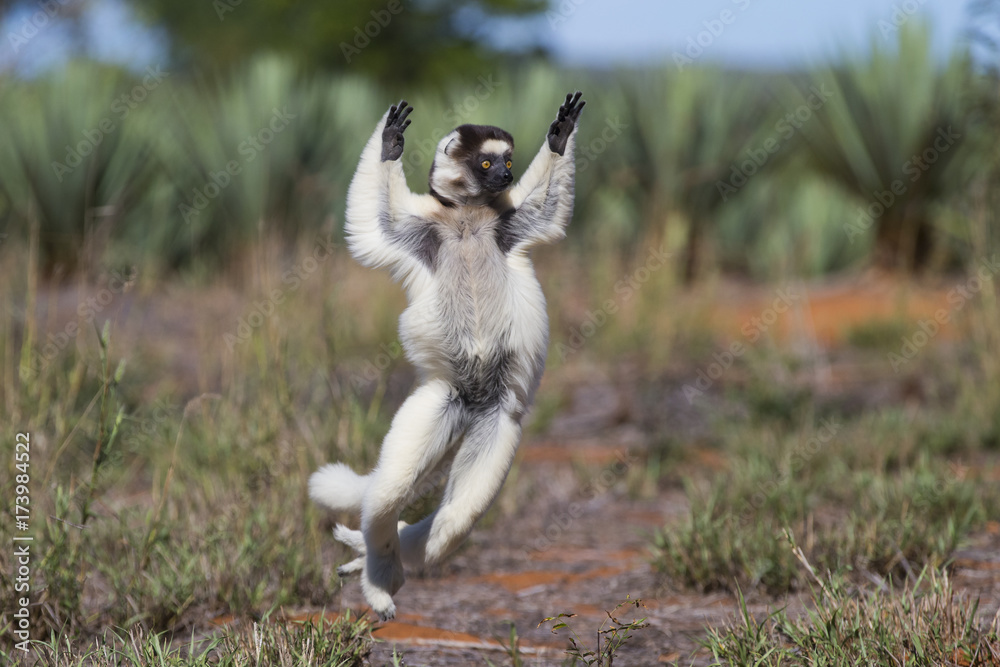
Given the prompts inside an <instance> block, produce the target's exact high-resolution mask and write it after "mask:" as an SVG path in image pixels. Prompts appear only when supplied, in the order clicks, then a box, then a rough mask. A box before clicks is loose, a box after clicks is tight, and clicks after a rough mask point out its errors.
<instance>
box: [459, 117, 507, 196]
mask: <svg viewBox="0 0 1000 667" xmlns="http://www.w3.org/2000/svg"><path fill="white" fill-rule="evenodd" d="M456 129H457V131H458V134H459V138H460V147H459V148H458V149H457V150H456V151H455V153H454V154H452V157H454V158H455V159H456V160H458V161H460V162H462V163H464V164H465V167H466V169H467V170H468V172H469V173H470V174H472V176H473V177H474V178H475V179H476V182H477V183H478V185H479V187H480V188H482V189H483V190H484V191H486V192H490V193H500V192H503V191H504V190H506V189H507V188H509V187H510V184H511V183H512V182H513V181H514V175H513V174H512V173H511V171H510V168H511V167H512V166H513V161H512V160H513V156H514V138H513V137H512V136H510V134H509V133H507V132H506V131H504V130H501V129H500V128H499V127H493V126H491V125H462V126H461V127H459V128H456Z"/></svg>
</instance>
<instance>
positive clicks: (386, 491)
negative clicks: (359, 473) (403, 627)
mask: <svg viewBox="0 0 1000 667" xmlns="http://www.w3.org/2000/svg"><path fill="white" fill-rule="evenodd" d="M462 417H463V415H462V409H461V405H460V403H459V402H458V401H457V399H456V396H455V392H454V390H453V389H452V387H451V386H450V385H449V384H448V383H446V382H442V381H440V380H434V381H431V382H428V383H427V384H425V385H423V386H421V387H420V388H418V389H417V390H416V391H415V392H414V393H413V395H412V396H410V397H409V398H408V399H406V401H405V402H404V403H403V405H402V407H400V408H399V411H398V412H397V413H396V416H395V417H394V418H393V420H392V426H391V427H390V429H389V433H388V434H387V435H386V436H385V440H384V441H383V442H382V451H381V453H380V454H379V460H378V464H377V465H376V466H375V469H374V470H372V472H371V473H370V474H369V475H368V488H367V490H366V493H365V495H364V498H363V499H362V502H361V532H362V534H363V535H364V541H365V563H364V569H363V572H362V577H361V587H362V589H363V590H364V593H365V597H366V598H367V599H368V601H369V603H370V604H371V605H372V609H373V610H374V611H375V613H376V614H378V616H379V618H380V619H382V620H386V619H389V618H392V617H393V616H394V615H395V613H396V607H395V605H394V604H393V602H392V595H393V594H394V593H395V592H396V591H398V590H399V588H400V586H402V585H403V582H404V580H405V579H404V577H403V564H402V562H401V560H400V558H401V554H400V548H399V533H398V532H397V531H398V525H397V521H398V519H399V513H400V511H401V510H402V509H403V508H404V507H405V506H406V503H407V501H408V500H409V499H410V497H411V493H412V490H413V488H414V487H415V486H416V484H417V483H418V481H419V480H420V479H421V478H422V477H423V476H424V474H425V473H426V472H427V471H428V470H431V469H433V468H434V467H435V466H436V465H437V464H438V462H439V461H440V460H441V458H442V457H443V456H444V455H445V454H446V452H447V450H448V446H449V445H450V444H451V443H452V442H454V440H455V438H456V436H457V435H458V433H459V432H460V430H461V424H462Z"/></svg>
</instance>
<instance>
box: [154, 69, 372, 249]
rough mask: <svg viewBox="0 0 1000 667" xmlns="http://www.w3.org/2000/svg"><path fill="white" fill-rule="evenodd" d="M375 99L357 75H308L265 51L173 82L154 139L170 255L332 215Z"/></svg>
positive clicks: (235, 244)
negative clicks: (210, 74) (207, 77)
mask: <svg viewBox="0 0 1000 667" xmlns="http://www.w3.org/2000/svg"><path fill="white" fill-rule="evenodd" d="M376 99H377V97H376V95H375V91H374V89H373V87H372V86H370V85H367V84H364V82H361V81H359V80H355V79H339V80H334V81H329V80H326V79H319V78H307V77H305V76H303V75H301V74H300V73H299V72H298V71H297V68H296V67H295V66H294V65H293V64H292V63H291V62H290V61H284V60H279V59H275V58H269V57H265V58H261V59H258V60H256V61H253V62H252V63H250V64H249V65H248V66H247V67H246V68H244V69H243V70H241V71H239V72H237V73H236V74H235V75H234V76H233V77H231V78H229V79H227V80H224V81H221V82H220V81H202V82H201V83H200V84H199V85H194V86H190V87H188V88H185V89H183V90H179V91H177V94H176V96H175V98H174V100H173V102H172V103H171V104H170V105H169V106H167V107H165V108H164V109H162V112H163V113H162V123H163V125H164V128H165V129H166V131H165V132H163V133H162V136H161V138H160V141H159V142H158V143H157V156H158V158H159V161H160V164H161V166H162V168H163V171H164V173H165V174H166V177H167V181H168V183H169V185H170V187H169V188H168V189H167V190H165V191H164V193H163V198H161V200H160V206H161V211H160V215H161V218H162V219H161V225H160V227H159V229H158V230H157V231H156V235H157V237H158V238H159V239H160V243H161V245H162V247H163V248H164V249H165V251H166V258H167V260H168V263H169V264H172V265H178V264H182V263H184V262H185V261H186V260H187V259H189V258H190V256H191V255H192V254H193V253H196V252H198V253H206V255H208V256H213V257H215V258H216V259H223V260H224V259H227V258H232V257H234V256H235V255H236V254H238V251H239V249H240V248H241V247H244V246H245V245H247V244H248V243H249V242H250V241H252V240H253V239H255V238H258V237H259V236H260V235H272V236H277V237H282V238H285V239H287V240H293V239H295V238H296V237H298V236H299V235H300V234H301V233H302V232H304V231H306V230H315V229H317V228H318V227H319V226H320V224H322V223H323V222H324V221H325V220H327V219H328V218H331V217H332V216H336V214H337V211H338V208H339V206H338V202H339V201H341V200H342V198H343V195H344V192H345V191H346V186H347V181H348V179H349V176H350V172H349V171H348V170H349V169H352V168H353V165H354V162H355V160H356V156H355V155H354V154H355V153H360V149H361V144H360V143H358V138H359V136H360V135H358V128H360V127H364V128H366V130H365V131H366V132H367V131H368V130H367V127H368V125H369V124H374V122H375V119H377V118H378V113H379V112H378V109H379V108H380V107H379V105H378V104H377V103H376ZM362 142H363V140H362ZM355 144H357V145H356V146H355ZM355 148H356V150H355Z"/></svg>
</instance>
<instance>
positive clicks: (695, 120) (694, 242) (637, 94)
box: [616, 68, 771, 283]
mask: <svg viewBox="0 0 1000 667" xmlns="http://www.w3.org/2000/svg"><path fill="white" fill-rule="evenodd" d="M622 92H623V99H625V100H626V104H625V109H627V110H628V112H629V114H630V116H629V118H630V125H631V127H630V131H631V132H632V133H633V135H634V136H633V137H632V139H631V140H630V141H628V142H623V144H622V145H621V146H620V150H621V154H620V157H621V158H623V159H625V160H626V162H627V163H628V164H630V165H632V167H633V169H634V173H635V180H636V183H637V184H638V185H639V189H640V191H641V193H642V196H643V197H644V198H645V201H646V207H645V208H646V210H645V211H643V213H642V218H643V220H645V221H646V222H647V224H662V223H660V221H661V220H662V219H663V218H664V217H665V216H667V215H668V214H669V212H670V211H671V210H672V211H676V212H679V213H680V214H681V217H682V218H683V219H684V220H685V222H686V226H687V233H686V241H685V248H684V259H683V265H682V277H683V279H684V281H685V282H687V283H691V282H692V281H694V280H695V279H696V277H697V276H698V274H699V273H700V271H701V269H702V268H703V267H702V262H703V260H704V254H705V245H706V243H707V242H708V240H709V238H710V235H711V225H712V221H713V219H714V217H715V215H716V214H717V212H718V211H719V209H720V207H721V206H723V205H724V204H726V203H727V202H728V201H730V200H731V199H732V197H733V196H734V195H736V194H737V192H738V190H739V188H740V187H742V185H743V184H745V182H746V179H748V178H750V177H752V176H753V175H754V174H755V173H756V171H757V170H758V169H763V168H765V167H767V165H766V164H755V167H754V168H753V170H752V172H753V173H743V177H744V178H743V179H739V178H736V179H735V180H734V178H733V174H734V169H735V170H736V171H737V172H739V171H740V169H741V167H740V164H741V163H742V162H744V161H745V160H747V159H748V156H747V154H745V152H746V151H747V150H748V149H751V148H753V147H755V146H756V145H757V144H758V143H761V142H762V141H763V134H764V133H765V130H766V129H767V128H766V126H765V123H764V121H765V120H766V119H767V118H768V117H769V113H768V112H769V110H770V104H769V99H768V97H767V96H765V95H762V94H761V91H760V86H759V82H758V81H756V80H752V79H749V78H747V77H744V76H740V75H734V74H726V73H723V72H721V71H718V70H714V69H711V68H698V69H688V70H684V71H681V72H677V73H669V74H668V73H667V72H664V71H663V70H657V71H651V72H647V73H645V74H644V75H642V76H640V77H636V78H634V79H631V80H629V81H628V83H627V84H626V85H625V86H624V87H623V91H622ZM616 148H619V147H618V146H616ZM770 158H771V156H770V154H769V155H768V159H770ZM747 171H750V170H747ZM734 183H735V184H734Z"/></svg>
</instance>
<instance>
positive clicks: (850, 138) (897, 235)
mask: <svg viewBox="0 0 1000 667" xmlns="http://www.w3.org/2000/svg"><path fill="white" fill-rule="evenodd" d="M968 78H969V67H968V62H967V60H966V58H965V57H963V56H961V55H953V56H952V57H951V58H950V59H949V60H948V61H947V63H945V64H944V65H943V66H942V65H941V64H940V62H939V60H938V59H937V58H936V57H935V55H934V53H933V52H932V49H931V41H930V37H929V31H928V30H927V29H926V28H924V27H922V26H919V25H913V22H911V23H910V24H907V25H905V26H903V28H902V29H900V31H899V35H898V43H897V45H896V47H895V48H894V49H886V48H883V47H882V46H881V45H880V44H879V43H878V42H877V41H876V43H875V44H874V45H873V47H872V53H871V57H870V60H869V61H868V62H847V63H844V64H840V65H837V66H834V67H830V68H827V69H825V70H821V71H818V72H816V73H814V74H813V75H811V77H810V81H811V83H812V85H825V86H828V87H829V88H830V89H831V90H832V93H833V94H832V98H831V99H830V100H829V101H828V102H827V105H826V108H825V109H824V113H823V114H818V115H817V117H816V119H815V121H814V122H810V123H808V124H806V125H804V126H803V127H802V130H801V131H802V134H803V136H804V137H805V139H806V143H807V151H808V156H809V163H810V166H811V168H812V169H813V170H814V171H815V172H816V173H817V174H819V175H820V176H822V177H824V178H826V179H828V180H829V181H830V182H832V183H835V184H837V185H839V186H840V188H841V189H842V190H843V191H845V192H846V193H848V194H849V195H850V196H851V197H852V198H853V199H854V200H855V203H856V205H857V208H856V211H855V215H854V216H853V219H852V220H850V221H848V222H847V223H846V224H845V225H844V231H845V232H846V233H847V235H848V237H849V238H850V239H851V240H853V239H855V238H856V237H857V236H859V235H861V234H867V233H873V234H874V236H875V238H874V256H873V260H874V262H875V263H876V265H878V266H881V267H883V268H887V269H903V270H915V269H920V268H922V267H924V266H925V265H926V263H927V262H928V260H929V259H930V258H931V255H932V251H933V249H934V244H935V234H934V231H933V227H932V221H933V214H934V206H935V205H936V204H938V203H940V202H941V201H942V200H943V198H944V196H945V195H946V194H947V193H948V191H949V187H950V186H953V185H954V183H953V182H951V178H952V176H953V175H954V173H956V172H957V170H954V169H952V167H953V166H954V163H955V161H956V160H961V159H962V156H963V149H965V148H966V147H965V146H964V145H963V142H962V139H963V138H964V137H965V135H966V134H967V131H968V118H969V116H968V111H967V106H966V100H965V99H964V91H965V90H966V87H967V84H968ZM870 229H871V232H869V230H870Z"/></svg>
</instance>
